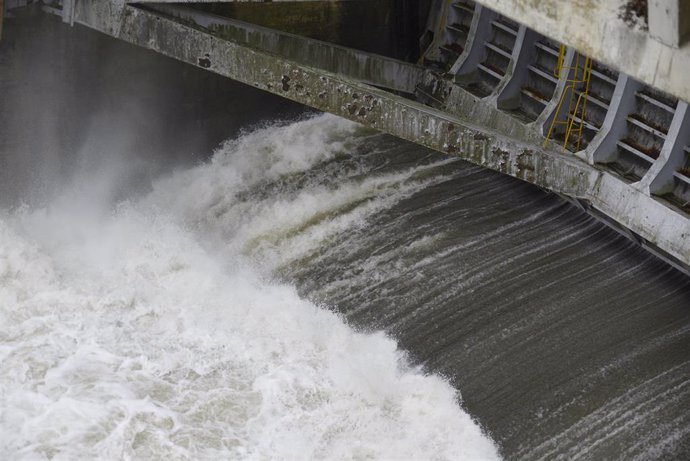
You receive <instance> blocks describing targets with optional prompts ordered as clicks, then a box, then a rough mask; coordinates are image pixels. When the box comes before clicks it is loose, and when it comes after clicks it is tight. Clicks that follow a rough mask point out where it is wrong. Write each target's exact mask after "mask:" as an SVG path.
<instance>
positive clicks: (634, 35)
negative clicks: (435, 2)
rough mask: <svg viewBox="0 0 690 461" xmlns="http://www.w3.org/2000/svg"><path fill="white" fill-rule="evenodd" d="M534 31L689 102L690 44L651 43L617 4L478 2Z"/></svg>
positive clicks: (588, 0)
mask: <svg viewBox="0 0 690 461" xmlns="http://www.w3.org/2000/svg"><path fill="white" fill-rule="evenodd" d="M478 2H479V3H481V4H483V5H485V6H487V7H489V8H491V9H493V10H496V11H497V12H499V13H501V14H503V15H505V16H508V17H510V18H512V19H514V20H516V21H518V22H521V23H523V24H525V25H526V26H528V27H530V28H532V29H534V30H536V31H537V32H539V33H541V34H543V35H546V36H548V37H551V38H553V39H555V40H558V41H559V42H562V43H565V44H567V45H569V46H572V47H574V48H576V49H578V50H579V51H581V52H582V53H584V54H586V55H587V56H589V57H591V58H593V59H595V60H597V61H600V62H603V63H604V64H606V65H608V66H611V67H613V68H615V69H618V70H619V71H621V72H624V73H626V74H628V75H630V76H632V77H634V78H636V79H638V80H640V81H642V82H645V83H647V84H649V85H652V86H654V87H656V88H659V89H661V90H663V91H665V92H667V93H669V94H672V95H674V96H677V97H678V98H680V99H683V100H685V101H690V78H688V75H690V44H685V45H684V46H683V47H681V48H680V49H677V48H674V47H673V46H670V45H667V44H664V43H662V42H660V41H658V40H655V39H653V38H652V37H651V36H650V35H649V33H648V32H647V31H644V30H641V29H639V28H634V27H631V26H630V25H628V24H626V23H625V22H624V21H623V20H622V19H621V18H620V17H619V14H620V11H619V6H620V5H621V3H622V2H620V1H601V0H578V1H573V0H510V1H506V0H478Z"/></svg>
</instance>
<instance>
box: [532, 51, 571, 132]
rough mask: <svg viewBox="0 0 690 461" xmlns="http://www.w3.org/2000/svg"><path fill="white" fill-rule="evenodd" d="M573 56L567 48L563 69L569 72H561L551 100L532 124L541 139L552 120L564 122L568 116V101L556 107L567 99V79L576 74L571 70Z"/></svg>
mask: <svg viewBox="0 0 690 461" xmlns="http://www.w3.org/2000/svg"><path fill="white" fill-rule="evenodd" d="M575 55H576V52H575V50H574V49H573V48H571V47H568V49H567V51H566V52H565V58H564V59H563V68H564V69H571V70H570V71H569V72H561V76H560V78H559V80H558V84H557V85H556V89H555V90H554V92H553V96H551V100H550V101H549V103H548V104H547V105H546V107H545V108H544V110H543V111H542V113H541V115H540V116H539V118H537V120H536V121H535V122H534V123H535V124H536V125H537V127H539V129H540V131H541V135H542V136H543V137H546V135H547V134H548V132H549V128H550V127H551V122H552V121H553V120H554V118H558V120H565V119H566V118H567V116H568V101H565V100H564V101H563V103H562V104H561V106H560V107H558V104H559V103H560V102H561V99H562V98H565V97H567V95H564V93H565V91H566V89H567V87H568V86H569V85H570V83H568V79H570V78H571V77H572V75H573V74H574V73H575V72H576V71H575V70H574V69H573V66H574V65H575ZM556 144H557V143H553V145H556Z"/></svg>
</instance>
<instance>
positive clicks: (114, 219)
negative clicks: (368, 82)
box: [0, 24, 690, 459]
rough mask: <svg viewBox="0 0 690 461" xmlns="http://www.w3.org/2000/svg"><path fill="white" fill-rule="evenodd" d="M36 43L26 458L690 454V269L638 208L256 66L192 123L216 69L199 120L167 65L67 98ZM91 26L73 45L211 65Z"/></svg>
mask: <svg viewBox="0 0 690 461" xmlns="http://www.w3.org/2000/svg"><path fill="white" fill-rule="evenodd" d="M27 27H29V26H27ZM61 27H62V26H59V25H57V24H53V25H49V26H48V27H47V28H46V29H45V30H52V31H53V32H52V33H54V34H57V36H63V35H64V32H62V29H61ZM36 32H37V31H36V30H31V34H28V33H27V34H26V35H35V34H36ZM10 33H11V30H10ZM42 33H43V32H42ZM77 33H78V34H87V35H88V33H87V32H85V31H78V32H77ZM17 34H18V36H19V37H21V36H22V35H21V33H20V32H17ZM82 36H83V35H82ZM89 37H91V36H90V35H89ZM52 38H53V39H54V38H55V36H52ZM64 40H66V42H68V43H71V41H72V40H73V39H70V38H67V39H64ZM47 42H48V41H47V40H46V41H44V42H40V41H39V43H38V44H35V42H33V41H32V42H31V43H32V46H35V47H37V48H36V49H34V51H36V50H39V51H40V50H43V51H45V50H46V49H49V48H50V47H51V46H52V48H53V49H55V48H56V42H55V40H50V41H49V42H50V43H47ZM22 43H23V42H22V41H21V40H18V41H17V42H16V43H15V45H16V48H14V51H13V52H11V53H8V52H6V54H5V55H4V56H5V57H7V56H8V55H9V56H11V57H12V62H11V69H13V72H14V73H13V74H12V75H13V77H12V79H11V81H10V83H11V84H12V85H14V87H17V88H19V89H18V90H16V91H14V92H15V93H17V94H20V95H21V97H17V98H14V99H7V98H6V99H3V101H4V104H3V107H2V109H3V110H1V111H0V115H3V116H5V117H7V118H8V120H16V119H17V117H14V118H11V117H9V116H8V113H12V114H15V115H16V114H19V117H18V118H19V119H20V120H22V121H23V122H24V121H27V120H36V117H38V119H39V120H40V121H41V123H39V124H38V126H36V124H35V123H34V124H31V123H29V126H31V127H32V129H31V130H26V129H22V128H21V127H18V126H17V123H16V122H15V123H13V124H12V126H13V127H14V130H13V131H12V133H21V134H22V135H21V136H19V135H10V134H8V132H5V134H4V135H3V139H2V144H1V145H2V147H3V156H2V158H3V165H5V167H4V169H3V173H2V174H3V176H2V177H3V178H5V180H4V181H3V184H2V187H0V190H1V191H3V197H2V199H3V200H2V201H1V203H2V204H3V205H2V208H1V210H0V326H1V327H0V454H2V455H3V456H2V457H3V459H36V458H56V459H83V458H89V459H90V458H94V457H101V458H106V459H122V458H124V459H129V458H133V459H154V458H155V459H160V458H162V457H170V458H172V459H185V458H192V459H201V458H203V459H218V458H235V459H267V458H276V459H310V458H319V459H495V458H498V457H500V456H502V457H505V458H509V459H554V458H561V459H572V458H578V457H580V458H591V459H602V458H608V459H613V458H617V459H618V458H625V459H636V458H637V459H649V458H669V459H683V458H687V456H688V454H690V411H688V410H689V409H690V354H689V352H690V282H688V280H687V278H686V277H684V276H682V275H681V274H679V273H677V272H676V271H674V270H673V269H671V268H669V267H667V266H666V265H664V264H663V263H661V262H659V261H657V260H656V259H655V258H653V257H651V256H649V255H648V254H647V253H645V252H644V251H642V250H640V249H639V248H637V247H636V246H635V245H634V244H632V243H630V242H629V241H627V240H625V239H623V238H622V237H620V236H618V235H617V234H616V233H615V232H613V231H612V230H610V229H608V228H607V227H605V226H603V225H602V224H600V223H598V222H597V221H595V220H594V219H592V218H590V217H588V216H587V215H585V214H583V213H582V212H580V211H579V210H577V209H575V208H574V207H572V206H571V205H569V204H567V203H565V202H563V201H562V200H561V199H559V198H558V197H556V196H553V195H550V194H548V193H546V192H544V191H541V190H538V189H536V188H534V187H532V186H530V185H527V184H524V183H521V182H519V181H515V180H513V179H511V178H507V177H503V176H501V175H498V174H496V173H493V172H489V171H485V170H482V169H481V168H478V167H475V166H472V165H469V164H467V163H464V162H462V161H458V160H455V159H453V158H449V157H447V156H443V155H440V154H437V153H433V152H430V151H427V150H425V149H423V148H420V147H418V146H415V145H412V144H410V143H407V142H403V141H400V140H397V139H394V138H392V137H389V136H385V135H381V134H377V133H375V132H373V131H370V130H366V129H363V128H361V127H358V126H356V125H354V124H352V123H350V122H346V121H343V120H341V119H338V118H336V117H333V116H330V115H314V114H311V115H309V114H307V115H300V116H299V117H298V118H297V119H295V114H300V113H301V112H302V109H300V108H295V107H292V106H290V107H287V106H282V105H280V104H281V103H280V102H279V100H274V99H273V98H268V97H266V96H264V95H261V94H260V93H255V92H252V90H251V89H248V88H246V87H242V86H239V85H235V86H232V85H229V87H231V90H228V91H229V96H227V99H226V100H227V101H230V102H232V101H233V100H234V101H237V100H241V101H242V102H241V103H237V102H236V103H235V104H234V105H233V104H230V105H228V106H227V107H215V108H213V110H210V112H213V113H215V114H220V115H218V118H215V119H211V118H209V119H208V120H207V121H206V122H205V123H204V124H203V127H202V128H203V129H202V128H199V127H197V128H196V129H194V130H191V131H194V133H195V136H194V139H195V140H194V141H192V140H189V139H188V138H187V137H185V136H183V135H181V133H184V131H183V130H182V129H181V128H180V127H181V126H185V125H184V123H185V122H186V123H190V121H192V122H193V121H194V120H196V117H198V111H197V109H196V108H198V107H200V106H201V107H204V106H208V104H209V100H211V99H212V98H213V97H214V95H217V94H218V88H211V89H209V85H208V81H205V80H202V81H203V82H204V84H198V86H195V85H194V81H195V79H204V78H207V77H202V76H197V77H190V78H189V79H187V80H184V85H182V87H183V88H184V90H185V91H186V92H187V94H191V95H194V94H197V93H198V94H200V96H199V98H200V99H202V103H201V104H199V103H198V102H197V104H196V105H194V104H193V105H192V106H194V107H195V109H194V110H189V111H184V110H182V114H181V115H180V116H179V119H177V118H176V119H174V120H171V119H165V118H164V117H163V116H162V112H157V111H152V112H148V110H149V108H150V106H159V105H160V101H158V100H153V101H152V100H150V99H149V100H146V99H144V100H143V101H142V98H143V97H144V95H151V94H154V95H155V94H158V95H159V96H161V94H162V95H163V96H166V97H165V98H163V96H161V98H162V99H166V100H167V99H168V98H167V96H169V94H168V93H166V92H165V91H163V92H162V93H161V91H162V90H160V88H158V86H156V88H152V87H151V86H150V85H143V86H132V84H129V85H126V86H125V87H124V88H123V87H122V85H120V84H119V83H118V84H117V85H115V84H112V85H104V87H103V88H101V89H99V88H96V89H93V88H91V86H93V85H91V86H90V87H89V90H88V94H90V95H96V94H99V93H105V94H107V95H109V96H108V97H105V98H100V99H99V100H98V101H97V103H94V104H93V106H94V107H99V108H101V109H99V111H98V114H99V115H98V116H97V117H94V115H93V109H92V108H91V106H89V105H88V104H86V103H84V102H83V101H79V103H76V102H73V106H69V107H68V108H67V109H65V104H66V103H64V101H63V102H61V103H60V104H55V105H52V104H46V105H43V106H41V105H40V102H41V101H43V100H44V98H47V96H46V95H48V94H52V93H53V89H54V88H53V87H51V84H52V82H53V80H52V79H51V78H48V77H46V75H49V74H44V73H32V72H31V69H32V65H31V64H30V63H31V62H33V61H32V60H31V59H28V58H27V59H25V60H23V59H21V58H20V57H19V56H20V55H24V54H26V53H19V52H17V50H20V51H24V50H22V47H23V46H25V45H23V44H22ZM80 43H81V42H80ZM85 43H87V44H89V45H88V46H87V45H84V44H83V43H82V44H80V46H79V47H75V46H74V45H69V46H63V47H62V48H60V49H61V53H62V57H63V58H64V57H65V56H67V57H71V58H72V59H76V58H75V56H76V57H79V59H81V60H83V61H86V62H88V63H91V64H92V61H91V59H87V58H89V57H91V58H95V56H96V55H97V53H96V52H97V51H99V50H101V51H102V49H101V48H99V47H104V46H105V47H115V48H117V50H116V51H113V53H114V54H113V55H112V56H113V57H112V59H115V60H116V61H117V60H118V56H119V60H120V62H132V61H134V62H136V63H137V64H136V66H135V67H137V69H138V70H139V71H140V73H138V74H136V75H137V77H138V78H137V80H138V81H143V82H146V81H150V79H152V78H153V79H155V78H160V75H172V74H173V73H177V72H179V73H184V72H186V71H185V70H184V69H186V68H185V67H184V66H182V65H179V64H176V63H172V62H169V61H165V60H163V58H160V57H156V56H155V55H152V54H148V53H144V54H142V52H140V51H133V50H130V49H129V48H128V47H125V46H124V45H111V44H109V43H108V42H105V41H104V39H102V38H89V39H88V40H85ZM26 46H28V45H26ZM84 47H86V48H84ZM58 48H59V47H58ZM72 48H76V49H72ZM110 51H112V50H110ZM89 53H91V54H89ZM33 55H34V56H35V53H34V54H33ZM85 56H86V57H85ZM149 60H150V61H151V63H155V65H154V64H149ZM3 64H4V65H7V64H6V62H4V63H3ZM96 67H97V68H98V69H101V70H102V69H103V68H104V67H106V68H107V67H108V65H105V64H102V63H101V64H99V65H98V66H96ZM116 67H118V68H119V67H120V66H116ZM161 68H163V69H164V71H165V72H169V73H168V74H166V73H165V72H163V71H161ZM78 69H80V70H79V71H78V72H76V71H74V70H63V71H62V72H63V73H74V75H72V80H73V81H76V82H77V83H76V84H70V85H67V86H66V87H65V88H62V89H63V90H64V93H65V94H67V95H75V94H78V93H79V92H80V91H81V84H84V82H86V81H88V80H89V78H90V77H92V76H93V69H91V68H90V67H89V66H87V65H80V66H78ZM129 71H132V69H131V68H129V69H128V72H129ZM201 74H203V72H202V73H201ZM201 74H199V75H201ZM101 76H103V75H102V74H101ZM122 77H123V75H122V74H119V73H118V72H115V77H110V79H111V80H113V81H116V82H120V81H121V80H125V79H124V78H122ZM66 80H67V81H70V79H69V78H68V79H66ZM60 81H62V79H61V80H60ZM128 81H129V80H128ZM27 82H28V83H27ZM42 82H48V83H47V84H44V85H42ZM161 82H162V81H161ZM190 82H191V83H190ZM166 84H167V83H163V82H162V83H161V85H160V86H165V85H166ZM61 85H62V84H61ZM27 88H30V90H27ZM180 88H181V87H180V86H177V85H170V87H169V88H168V90H166V91H169V92H170V93H174V92H175V90H180ZM132 94H135V95H139V96H140V97H139V98H137V99H136V104H134V103H132V102H131V95H132ZM204 95H206V96H204ZM147 97H150V96H147ZM27 98H28V99H27ZM204 98H206V99H204ZM27 100H31V101H38V103H37V104H35V105H34V104H26V101H27ZM121 100H127V101H128V102H127V103H126V104H124V105H119V104H121ZM183 106H184V105H180V107H183ZM103 107H105V108H106V109H107V110H105V111H104V110H102V108H103ZM257 107H258V109H257ZM56 108H57V109H56ZM114 108H117V110H115V109H114ZM37 109H40V111H38V110H37ZM142 112H143V113H145V114H146V116H142V115H141V114H142ZM37 113H39V115H37ZM65 113H67V114H69V117H68V118H67V119H65V118H64V117H63V116H64V114H65ZM56 114H57V115H56ZM80 114H81V115H80ZM123 114H124V115H123ZM152 114H153V115H152ZM276 114H278V115H276ZM133 115H138V116H136V117H133ZM228 117H230V118H231V120H230V121H228ZM276 117H277V118H278V119H279V120H278V121H276ZM132 118H134V119H135V121H134V123H132ZM238 119H239V120H238ZM281 119H282V120H283V121H281ZM75 120H76V121H78V122H79V121H81V122H80V123H81V125H80V123H77V125H80V126H77V127H71V128H70V127H69V126H68V125H70V124H69V123H67V122H68V121H72V122H74V121H75ZM262 120H263V121H262ZM259 121H262V122H261V124H260V125H257V122H259ZM8 123H9V122H8ZM141 125H143V128H144V129H142V126H141ZM191 126H192V127H193V125H191ZM209 126H212V127H213V129H212V130H209V129H208V127H209ZM47 127H48V128H50V129H47ZM80 131H86V132H87V133H88V136H82V137H78V136H76V135H73V136H71V137H70V136H65V135H64V132H71V133H78V132H80ZM159 132H160V133H163V134H161V135H158V136H156V135H155V134H156V133H159ZM46 133H48V135H46ZM56 133H57V134H56ZM132 133H135V134H137V135H136V136H133V135H132ZM166 133H167V136H166ZM123 138H124V139H126V140H127V142H122V139H123ZM222 138H227V139H226V141H224V142H222V143H220V145H218V147H216V148H215V149H211V148H210V147H208V144H215V143H217V142H218V141H219V140H220V139H222ZM181 140H183V141H185V142H183V141H181ZM38 141H40V142H38ZM58 141H59V142H58ZM187 142H188V143H187ZM27 146H28V147H27ZM156 146H157V147H156ZM161 146H165V147H164V148H161ZM203 149H207V150H203ZM185 152H187V154H186V155H185ZM192 154H196V156H193V155H192ZM24 155H29V156H30V159H31V161H30V162H29V161H26V160H22V159H24V157H23V156H24ZM190 159H191V160H190ZM46 165H47V166H46ZM13 178H23V179H25V180H23V181H16V180H15V181H12V179H13Z"/></svg>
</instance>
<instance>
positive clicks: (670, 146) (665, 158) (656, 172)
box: [640, 101, 690, 195]
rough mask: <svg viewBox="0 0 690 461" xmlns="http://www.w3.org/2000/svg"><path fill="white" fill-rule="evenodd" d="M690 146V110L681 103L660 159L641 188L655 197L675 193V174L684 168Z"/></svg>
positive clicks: (650, 169) (654, 164) (642, 181)
mask: <svg viewBox="0 0 690 461" xmlns="http://www.w3.org/2000/svg"><path fill="white" fill-rule="evenodd" d="M688 144H690V110H688V103H686V102H684V101H680V102H679V103H678V106H677V107H676V112H675V114H674V116H673V121H672V122H671V127H670V128H669V130H668V134H667V135H666V141H664V145H663V147H662V148H661V153H659V158H658V159H656V161H655V162H654V163H653V164H652V166H651V167H650V168H649V171H648V172H647V174H646V175H645V176H644V178H642V180H641V181H640V186H641V187H644V188H648V189H649V192H650V193H651V194H655V195H663V194H666V193H669V192H671V191H673V186H674V180H673V173H675V172H676V170H678V169H679V168H680V167H682V166H683V162H684V161H685V150H684V149H685V146H687V145H688Z"/></svg>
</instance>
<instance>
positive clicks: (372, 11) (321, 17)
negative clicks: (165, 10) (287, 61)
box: [194, 0, 421, 57]
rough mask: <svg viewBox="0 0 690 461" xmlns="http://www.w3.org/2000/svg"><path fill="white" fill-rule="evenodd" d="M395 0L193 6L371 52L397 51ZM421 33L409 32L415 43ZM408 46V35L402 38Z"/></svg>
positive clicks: (397, 36)
mask: <svg viewBox="0 0 690 461" xmlns="http://www.w3.org/2000/svg"><path fill="white" fill-rule="evenodd" d="M395 6H396V2H395V1H394V0H351V1H348V2H320V1H312V2H299V3H285V2H264V3H254V2H251V3H234V2H233V3H203V4H198V5H195V6H194V8H196V9H199V10H203V11H206V12H209V13H214V14H217V15H220V16H224V17H229V18H233V19H237V20H240V21H244V22H246V23H250V24H256V25H258V26H263V27H268V28H270V29H274V30H279V31H281V32H287V33H290V34H295V35H300V36H302V37H309V38H313V39H318V40H322V41H324V42H328V43H334V44H338V45H343V46H347V47H349V48H354V49H358V50H363V51H369V52H371V53H377V54H382V55H389V56H394V57H402V56H400V55H399V54H398V53H399V52H401V51H400V50H399V48H398V43H397V42H398V41H403V38H404V37H405V35H403V34H400V33H399V30H397V29H398V25H399V23H398V18H397V16H396V15H395V14H392V12H393V11H394V8H395ZM419 35H421V32H418V31H417V32H415V33H414V34H412V36H413V38H414V39H415V42H416V40H417V37H419ZM405 42H406V45H409V38H408V40H406V41H405Z"/></svg>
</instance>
